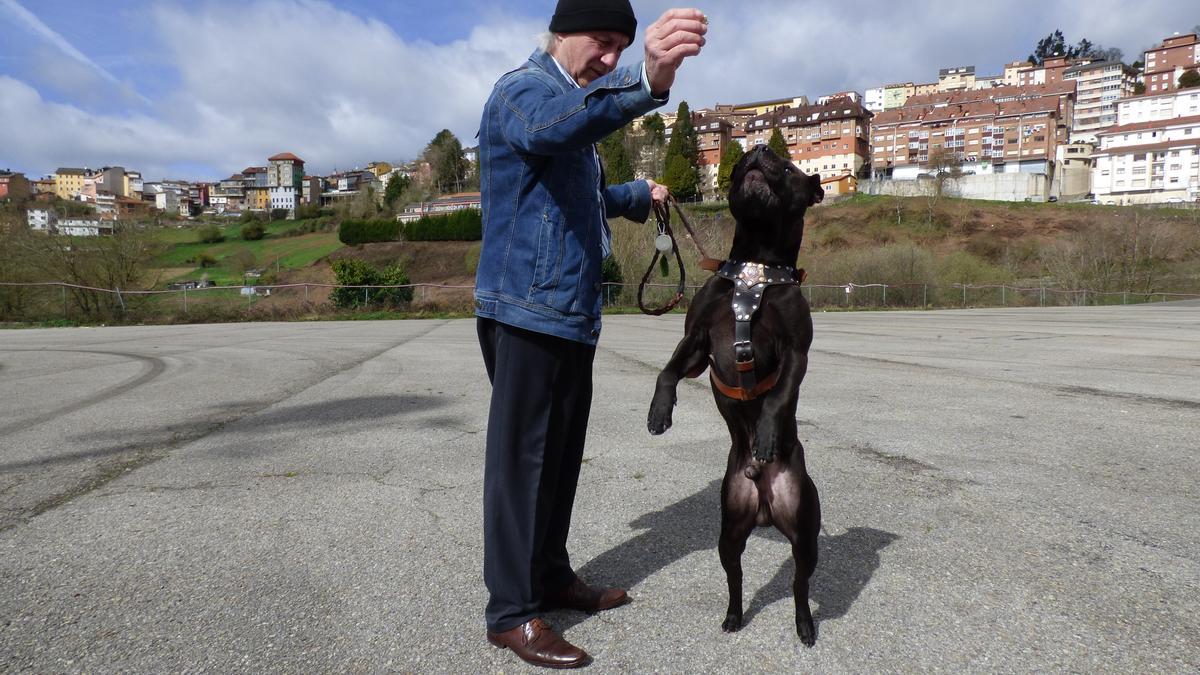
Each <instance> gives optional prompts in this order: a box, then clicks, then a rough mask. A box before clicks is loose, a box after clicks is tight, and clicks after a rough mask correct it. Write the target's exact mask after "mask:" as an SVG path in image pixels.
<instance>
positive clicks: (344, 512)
mask: <svg viewBox="0 0 1200 675" xmlns="http://www.w3.org/2000/svg"><path fill="white" fill-rule="evenodd" d="M814 319H815V325H816V341H815V342H814V345H813V350H812V353H811V367H810V370H809V374H808V378H807V379H806V381H805V383H804V386H803V388H802V389H801V404H800V405H801V408H800V412H799V416H800V420H799V423H800V434H801V438H802V439H803V441H804V443H805V446H806V448H807V457H808V463H809V468H810V471H811V473H812V475H813V477H814V480H815V481H816V484H817V485H818V487H819V488H820V491H821V498H822V506H823V511H824V533H823V535H822V537H821V560H820V563H819V564H818V567H817V571H816V573H815V575H814V578H813V591H812V598H811V604H812V607H813V609H814V614H815V617H816V620H817V624H818V641H817V645H816V647H814V648H812V649H806V648H804V647H802V646H800V644H799V641H798V640H797V638H796V635H795V629H794V623H793V615H794V610H793V606H792V601H791V590H790V589H791V577H792V573H793V569H794V567H793V563H792V562H791V561H790V560H789V549H788V546H787V545H786V543H785V542H784V541H783V540H782V539H781V537H779V536H778V535H777V534H776V533H774V532H773V531H770V530H765V529H764V530H759V531H758V532H757V534H756V535H755V536H754V537H752V538H751V540H750V543H749V547H748V549H747V552H746V555H745V557H744V564H745V570H746V602H747V609H748V611H747V618H748V621H747V624H746V626H745V627H744V628H743V629H742V630H741V632H739V633H736V634H731V635H727V634H724V633H722V632H721V630H720V622H721V620H722V619H723V615H724V608H725V603H726V600H727V598H726V591H725V581H724V573H723V572H722V570H721V567H720V563H719V561H718V559H717V553H716V541H717V530H718V500H717V490H718V485H719V480H720V477H721V473H722V471H723V469H724V464H725V452H726V449H727V448H728V438H727V435H726V431H725V428H724V426H723V423H722V422H721V420H720V418H719V416H718V414H717V412H716V409H715V406H714V404H713V402H712V397H711V393H710V392H709V391H708V386H707V382H706V381H705V380H703V379H701V380H698V381H697V380H692V381H688V382H687V383H685V384H684V385H682V386H681V387H680V395H679V405H678V407H677V409H676V414H675V427H674V428H673V429H672V430H671V431H670V432H668V433H667V434H666V435H664V436H661V437H652V436H650V435H649V434H648V433H647V432H646V428H645V419H646V409H647V406H648V404H649V399H650V394H651V392H652V389H653V384H654V378H655V374H656V371H657V369H658V368H659V367H661V365H662V364H663V363H665V361H666V359H667V357H668V355H669V354H670V352H671V350H672V349H673V347H674V344H675V342H676V341H677V340H678V339H679V337H680V335H681V331H682V317H681V316H680V315H678V314H676V315H673V316H668V317H663V318H658V319H654V318H648V317H642V316H614V317H611V318H606V319H605V324H606V326H605V332H604V336H603V338H602V340H601V346H600V349H599V351H598V353H597V358H596V388H595V403H594V406H593V413H592V425H591V432H590V436H589V441H588V449H587V452H586V458H585V462H586V464H585V466H584V469H583V475H582V478H581V485H580V490H579V497H578V501H577V504H576V513H575V519H574V529H573V531H572V550H573V555H574V557H575V561H576V565H577V568H578V570H579V571H580V573H581V574H582V575H583V576H585V577H586V578H587V579H589V580H591V581H593V582H600V583H611V584H622V585H626V586H627V587H629V588H630V593H631V595H632V596H633V602H632V603H631V604H629V605H627V606H625V607H621V608H619V609H616V610H613V611H611V612H606V613H604V614H601V615H598V616H594V617H588V616H585V615H582V614H576V613H570V612H558V613H553V614H551V615H550V616H549V617H548V618H549V619H550V620H551V622H552V623H554V624H555V625H556V626H558V627H559V628H561V629H564V630H565V632H566V635H567V637H568V638H569V639H570V640H572V641H573V642H575V643H576V644H579V645H581V646H583V647H584V648H586V649H587V650H588V651H590V652H591V654H592V655H593V656H594V657H595V663H594V665H593V666H592V667H591V670H593V671H601V672H747V671H749V672H783V671H789V672H794V671H806V672H809V671H815V672H848V673H849V672H853V673H860V672H872V671H918V670H920V671H952V672H962V671H1001V672H1009V671H1016V672H1019V671H1087V672H1097V671H1109V672H1114V671H1115V672H1196V671H1198V670H1200V613H1198V612H1197V607H1198V605H1197V598H1200V472H1198V471H1197V454H1196V453H1197V446H1198V445H1200V443H1198V441H1200V386H1198V385H1197V382H1198V381H1200V308H1197V307H1194V306H1193V307H1172V306H1167V305H1158V306H1138V307H1124V308H1075V309H1027V310H1026V309H1022V310H1016V309H1009V310H966V311H947V312H941V311H938V312H903V313H896V312H888V313H883V312H878V313H856V314H847V313H830V314H817V315H816V316H815V317H814ZM488 397H489V387H488V385H487V381H486V378H485V376H484V373H483V368H482V362H481V359H480V357H479V354H478V347H477V344H476V340H475V331H474V322H473V321H470V320H466V321H394V322H345V323H289V324H237V325H203V326H167V327H126V328H80V329H49V330H15V331H5V332H3V333H0V400H2V401H3V406H2V408H0V671H37V672H60V671H68V672H81V671H89V672H110V671H118V670H120V671H131V672H168V671H216V672H320V671H364V672H384V671H415V672H496V671H505V672H520V671H523V670H526V668H525V667H524V665H523V664H522V663H521V662H519V661H517V660H516V659H515V658H514V657H513V656H512V654H511V653H509V652H506V651H499V650H495V649H493V648H492V647H490V646H489V645H487V643H486V642H485V641H484V639H483V631H484V627H483V622H482V610H483V605H484V602H485V593H484V590H483V585H482V580H481V572H480V569H481V556H482V553H481V534H480V523H481V496H480V494H481V479H482V476H481V471H482V469H481V467H482V454H483V438H484V435H483V432H484V427H485V420H486V414H487V405H488Z"/></svg>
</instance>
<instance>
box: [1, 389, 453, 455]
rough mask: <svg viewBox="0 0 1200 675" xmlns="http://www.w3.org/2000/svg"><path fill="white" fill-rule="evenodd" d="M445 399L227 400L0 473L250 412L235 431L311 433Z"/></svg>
mask: <svg viewBox="0 0 1200 675" xmlns="http://www.w3.org/2000/svg"><path fill="white" fill-rule="evenodd" d="M445 403H446V400H445V398H443V397H438V396H426V395H421V394H406V395H402V396H356V397H352V398H344V399H337V400H333V401H325V402H322V403H317V404H305V405H297V406H289V407H274V404H271V403H255V402H245V403H232V404H228V405H222V406H215V407H211V408H208V409H205V410H204V412H199V411H198V412H197V415H196V416H195V417H193V418H191V419H187V420H183V421H181V422H179V423H177V424H172V425H168V426H166V427H161V428H143V429H136V428H135V429H128V428H127V429H122V430H113V431H98V432H97V431H93V432H89V433H86V434H80V435H78V436H75V437H74V438H73V439H72V440H75V441H81V442H85V441H91V442H96V441H100V442H104V441H109V442H114V443H115V445H112V446H109V447H102V448H92V449H89V450H78V451H75V452H66V453H61V454H56V455H53V456H49V457H39V458H37V459H30V460H25V461H15V462H8V463H0V473H4V472H8V471H21V470H26V469H32V468H36V467H42V466H52V465H55V464H62V463H68V462H76V461H80V460H103V459H107V458H112V457H117V456H120V455H124V454H127V453H130V452H136V451H141V450H147V449H157V448H161V447H164V446H170V445H174V444H177V443H180V442H183V443H188V442H191V441H195V440H198V439H200V438H203V437H204V436H207V435H208V434H210V433H213V432H215V431H217V430H219V429H220V428H221V427H222V426H224V425H226V424H231V423H233V422H236V421H238V420H241V419H242V418H245V417H250V416H254V419H253V421H252V422H249V423H246V424H243V425H241V426H239V427H238V428H237V429H236V433H240V434H253V433H265V432H270V431H274V430H277V429H281V428H298V429H299V428H306V429H309V430H312V431H317V430H328V431H329V433H334V431H333V430H334V429H336V428H339V427H342V426H344V425H358V424H361V423H363V422H368V421H376V420H385V419H387V418H391V417H401V416H404V415H409V414H413V413H423V412H426V411H430V410H434V409H436V408H440V407H442V406H444V405H445Z"/></svg>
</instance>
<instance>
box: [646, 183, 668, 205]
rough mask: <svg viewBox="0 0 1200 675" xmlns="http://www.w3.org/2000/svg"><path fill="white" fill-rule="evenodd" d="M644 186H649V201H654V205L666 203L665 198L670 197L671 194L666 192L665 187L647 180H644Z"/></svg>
mask: <svg viewBox="0 0 1200 675" xmlns="http://www.w3.org/2000/svg"><path fill="white" fill-rule="evenodd" d="M646 184H647V185H649V186H650V199H652V200H654V203H655V204H666V203H667V197H670V196H671V192H670V190H667V186H666V185H660V184H658V183H655V182H654V181H652V180H650V179H649V178H647V179H646Z"/></svg>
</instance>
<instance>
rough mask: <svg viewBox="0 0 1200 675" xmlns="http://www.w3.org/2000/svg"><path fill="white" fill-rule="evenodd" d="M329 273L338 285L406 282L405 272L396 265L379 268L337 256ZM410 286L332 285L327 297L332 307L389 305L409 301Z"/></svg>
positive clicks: (402, 283) (383, 284)
mask: <svg viewBox="0 0 1200 675" xmlns="http://www.w3.org/2000/svg"><path fill="white" fill-rule="evenodd" d="M332 266H333V274H334V276H335V277H336V278H337V282H338V284H339V285H340V286H399V285H404V284H407V283H408V274H407V273H406V272H405V271H404V267H403V266H401V265H400V264H395V265H391V266H389V267H385V268H383V269H382V270H380V269H377V268H375V267H374V266H372V265H370V264H369V263H367V262H365V261H362V260H359V259H357V258H339V259H337V260H334V261H333V265H332ZM412 295H413V290H412V288H368V289H363V288H336V289H334V291H333V293H331V294H330V296H329V299H330V300H332V301H333V304H334V306H335V307H341V308H343V309H352V308H356V307H367V306H378V305H389V306H393V307H394V306H396V305H399V304H401V303H405V302H411V301H412Z"/></svg>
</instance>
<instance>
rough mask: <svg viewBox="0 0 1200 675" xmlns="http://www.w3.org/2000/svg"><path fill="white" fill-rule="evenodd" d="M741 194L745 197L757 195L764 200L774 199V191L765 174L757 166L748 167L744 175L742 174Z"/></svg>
mask: <svg viewBox="0 0 1200 675" xmlns="http://www.w3.org/2000/svg"><path fill="white" fill-rule="evenodd" d="M742 194H743V195H745V196H747V197H750V196H754V197H758V198H759V199H761V200H762V201H764V202H770V201H773V200H774V199H775V191H774V190H772V189H771V183H770V181H768V180H767V175H766V174H765V173H763V171H762V170H761V169H758V168H754V169H750V170H749V171H747V172H746V175H744V176H742Z"/></svg>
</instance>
